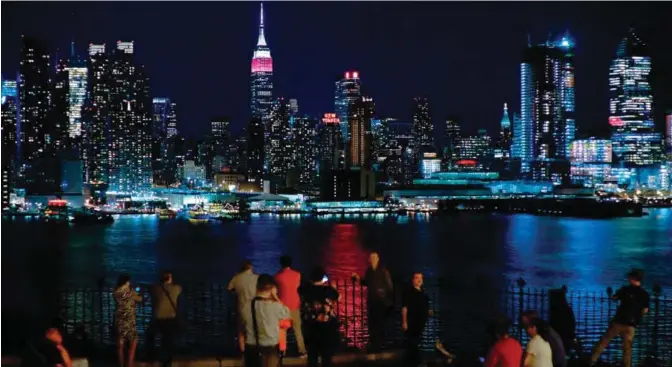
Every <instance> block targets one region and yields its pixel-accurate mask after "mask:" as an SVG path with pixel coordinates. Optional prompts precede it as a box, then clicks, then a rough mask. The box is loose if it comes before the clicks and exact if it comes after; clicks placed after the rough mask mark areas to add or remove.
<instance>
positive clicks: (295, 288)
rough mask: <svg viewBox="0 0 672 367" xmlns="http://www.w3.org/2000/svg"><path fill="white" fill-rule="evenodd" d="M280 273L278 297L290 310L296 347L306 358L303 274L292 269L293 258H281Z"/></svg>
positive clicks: (277, 276)
mask: <svg viewBox="0 0 672 367" xmlns="http://www.w3.org/2000/svg"><path fill="white" fill-rule="evenodd" d="M280 267H281V268H282V269H281V270H280V272H278V273H277V274H276V275H275V282H276V283H277V284H278V296H279V297H280V301H282V303H283V304H284V305H285V306H287V308H289V315H290V316H291V320H292V330H294V335H295V336H296V345H297V347H298V349H299V355H300V356H301V357H305V356H306V345H305V343H304V340H303V330H302V329H301V299H300V298H299V287H300V286H301V273H299V272H298V271H296V270H294V269H292V258H291V257H289V256H282V257H281V258H280Z"/></svg>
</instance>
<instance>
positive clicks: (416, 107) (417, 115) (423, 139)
mask: <svg viewBox="0 0 672 367" xmlns="http://www.w3.org/2000/svg"><path fill="white" fill-rule="evenodd" d="M413 146H414V147H415V149H420V148H421V147H425V146H434V124H432V119H431V116H430V111H429V101H428V100H427V98H425V97H416V98H413ZM416 153H419V151H418V152H416Z"/></svg>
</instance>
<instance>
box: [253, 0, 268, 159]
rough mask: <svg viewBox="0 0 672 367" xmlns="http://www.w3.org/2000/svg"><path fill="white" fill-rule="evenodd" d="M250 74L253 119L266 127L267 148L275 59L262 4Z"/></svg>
mask: <svg viewBox="0 0 672 367" xmlns="http://www.w3.org/2000/svg"><path fill="white" fill-rule="evenodd" d="M251 69H252V70H251V74H250V109H251V111H252V118H253V119H255V118H257V119H260V120H261V124H262V125H263V127H264V139H265V142H266V148H267V149H269V148H270V147H269V146H268V144H269V143H270V142H269V141H268V137H269V136H270V133H271V127H270V114H271V104H272V103H273V59H272V58H271V49H270V48H268V45H267V44H266V37H265V35H264V4H261V13H260V16H259V38H258V39H257V47H256V48H255V49H254V54H253V55H252V68H251Z"/></svg>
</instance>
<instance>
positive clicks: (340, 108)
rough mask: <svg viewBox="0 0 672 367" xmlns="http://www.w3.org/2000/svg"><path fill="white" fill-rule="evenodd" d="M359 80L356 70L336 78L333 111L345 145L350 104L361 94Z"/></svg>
mask: <svg viewBox="0 0 672 367" xmlns="http://www.w3.org/2000/svg"><path fill="white" fill-rule="evenodd" d="M361 84H362V82H361V80H360V79H359V72H358V71H346V72H345V74H344V75H343V77H342V78H340V77H339V78H338V79H337V80H336V89H335V93H334V111H335V112H336V117H338V120H339V121H340V122H339V125H340V127H341V135H342V136H343V139H344V142H345V144H346V145H347V144H348V142H349V141H350V138H351V137H350V135H349V134H350V124H349V121H348V118H349V115H350V106H351V105H352V103H354V102H355V101H357V100H358V99H359V98H360V97H361V96H362V90H361Z"/></svg>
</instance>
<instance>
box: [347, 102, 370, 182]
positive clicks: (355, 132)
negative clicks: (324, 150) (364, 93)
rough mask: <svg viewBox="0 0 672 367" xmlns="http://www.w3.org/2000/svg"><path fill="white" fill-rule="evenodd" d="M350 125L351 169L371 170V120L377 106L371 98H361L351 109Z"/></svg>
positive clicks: (349, 156) (349, 115)
mask: <svg viewBox="0 0 672 367" xmlns="http://www.w3.org/2000/svg"><path fill="white" fill-rule="evenodd" d="M348 110H349V114H348V121H349V124H350V145H349V148H350V154H349V155H348V158H349V161H348V163H349V164H348V165H349V167H360V168H367V169H370V168H371V155H372V153H373V152H372V150H371V140H372V135H371V118H373V115H374V113H375V104H374V103H373V99H372V98H370V97H361V98H360V99H358V100H357V101H355V102H354V103H352V104H351V105H350V107H349V109H348Z"/></svg>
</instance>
